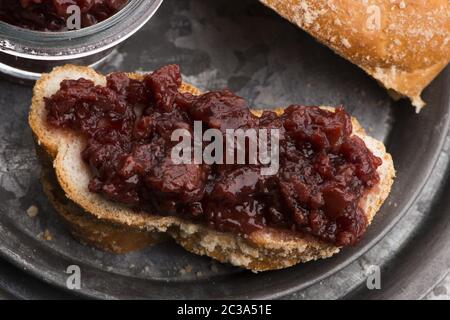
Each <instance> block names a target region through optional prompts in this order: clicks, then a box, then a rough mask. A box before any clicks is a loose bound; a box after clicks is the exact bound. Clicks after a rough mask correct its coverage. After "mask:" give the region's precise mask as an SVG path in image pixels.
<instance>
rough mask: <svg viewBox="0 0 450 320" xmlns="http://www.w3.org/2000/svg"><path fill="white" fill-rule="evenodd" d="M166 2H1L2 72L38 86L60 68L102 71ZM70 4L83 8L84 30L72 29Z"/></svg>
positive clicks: (54, 0) (139, 0) (0, 44)
mask: <svg viewBox="0 0 450 320" xmlns="http://www.w3.org/2000/svg"><path fill="white" fill-rule="evenodd" d="M161 3H162V0H132V1H130V0H95V1H94V0H64V1H60V0H21V1H18V0H2V1H1V4H0V73H2V74H4V75H6V76H8V77H10V78H14V79H19V80H22V81H23V80H25V81H26V80H31V81H34V80H36V79H38V78H39V77H40V75H41V73H45V72H49V71H51V70H52V69H53V68H54V67H55V66H58V65H63V64H68V63H70V64H79V65H87V66H91V67H97V66H98V65H99V64H101V63H102V62H103V61H105V60H106V59H107V58H108V56H109V55H110V54H111V53H112V52H113V51H114V48H115V47H117V46H118V45H119V44H120V43H121V42H123V41H124V40H126V39H127V38H129V37H130V36H132V35H133V34H134V33H135V32H137V31H138V30H139V29H140V28H141V27H142V26H143V25H144V24H145V23H146V22H148V21H149V20H150V18H151V17H152V16H153V14H154V13H155V12H156V11H157V10H158V8H159V6H160V5H161ZM69 5H75V6H77V7H78V8H79V13H80V14H81V21H80V27H81V28H79V29H78V28H77V29H75V30H69V29H68V28H67V24H66V20H67V18H68V16H67V15H66V13H67V12H70V11H69V10H68V9H69V8H68V6H69ZM13 9H15V10H13ZM12 11H15V12H12Z"/></svg>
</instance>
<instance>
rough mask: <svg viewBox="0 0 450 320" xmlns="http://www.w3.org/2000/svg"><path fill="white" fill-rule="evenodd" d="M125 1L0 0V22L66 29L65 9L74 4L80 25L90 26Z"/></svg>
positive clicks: (31, 26) (120, 6)
mask: <svg viewBox="0 0 450 320" xmlns="http://www.w3.org/2000/svg"><path fill="white" fill-rule="evenodd" d="M127 2H128V0H1V1H0V21H4V22H6V23H9V24H12V25H15V26H18V27H21V28H25V29H31V30H37V31H63V30H67V23H66V20H67V18H68V16H69V14H68V10H67V9H68V8H69V6H72V5H77V6H78V7H79V8H80V11H81V17H80V18H81V19H80V20H81V27H83V28H85V27H89V26H92V25H94V24H96V23H98V22H100V21H103V20H106V19H107V18H109V17H111V16H112V15H114V14H115V13H117V12H118V11H119V10H120V9H122V8H123V6H124V5H125V4H126V3H127Z"/></svg>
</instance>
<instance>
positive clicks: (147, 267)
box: [0, 0, 450, 299]
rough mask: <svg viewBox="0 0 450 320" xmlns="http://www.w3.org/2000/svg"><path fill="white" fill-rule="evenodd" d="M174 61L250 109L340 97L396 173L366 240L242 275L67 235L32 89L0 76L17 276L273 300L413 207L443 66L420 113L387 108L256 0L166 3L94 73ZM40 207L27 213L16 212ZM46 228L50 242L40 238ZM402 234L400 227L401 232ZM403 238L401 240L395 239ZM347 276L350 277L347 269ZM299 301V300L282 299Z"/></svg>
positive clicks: (145, 293) (441, 124)
mask: <svg viewBox="0 0 450 320" xmlns="http://www.w3.org/2000/svg"><path fill="white" fill-rule="evenodd" d="M167 63H178V64H180V65H181V67H182V70H183V73H184V75H185V80H186V81H188V82H191V83H193V84H195V85H197V86H198V87H199V88H201V89H214V88H220V87H229V88H231V89H232V90H234V91H237V92H238V93H239V94H240V95H241V96H243V97H245V98H247V99H248V100H249V101H250V102H251V103H252V105H254V106H259V107H270V106H276V105H289V104H291V103H302V104H307V105H314V104H315V105H338V104H343V105H344V106H345V107H346V109H347V111H349V112H350V113H351V114H353V115H354V116H356V117H357V118H358V119H359V120H360V121H361V123H362V124H363V126H364V127H365V128H366V129H367V130H368V131H369V133H370V134H371V135H373V136H375V137H376V138H378V139H381V140H383V141H385V143H386V145H387V148H388V150H389V152H391V153H392V155H393V157H394V161H395V164H396V169H397V171H398V174H397V180H396V183H395V185H394V188H393V191H392V193H391V195H390V198H389V199H388V201H387V202H386V204H385V205H384V206H383V208H382V210H381V211H380V212H379V214H378V215H377V217H376V219H375V221H374V223H373V225H372V226H371V227H370V229H369V230H368V232H367V234H366V236H365V239H364V240H363V241H362V242H361V243H360V244H359V245H358V246H357V247H355V248H349V249H345V250H343V251H342V252H341V253H340V254H339V255H337V256H335V257H333V258H331V259H328V260H323V261H317V262H312V263H307V264H304V265H299V266H296V267H293V268H289V269H286V270H282V271H274V272H266V273H260V274H253V273H250V272H246V271H243V270H241V269H238V268H233V267H230V266H226V265H220V264H217V263H215V262H212V261H211V260H210V259H207V258H204V257H198V256H194V255H191V254H189V253H187V252H185V251H184V250H182V249H181V248H179V247H177V246H176V245H175V244H173V243H162V244H158V245H155V246H153V247H149V248H147V249H145V250H142V251H139V252H135V253H131V254H127V255H121V256H116V255H112V254H108V253H104V252H100V251H97V250H95V249H92V248H90V247H86V246H83V245H81V244H79V243H77V242H76V241H74V240H73V239H72V238H71V237H70V235H68V233H67V232H66V231H65V230H64V228H63V226H62V224H61V223H60V222H59V221H58V220H57V218H56V217H55V214H54V212H53V209H52V208H51V206H50V205H49V204H48V202H47V200H46V198H45V197H44V195H43V192H42V189H41V186H40V183H39V180H38V176H39V165H38V163H37V160H36V158H35V155H34V150H33V142H32V137H31V133H30V130H29V129H28V127H27V111H28V107H29V102H30V97H31V90H30V88H27V87H21V86H19V85H15V84H12V83H8V82H0V104H1V105H2V107H3V114H2V119H1V121H0V137H1V139H2V143H1V145H0V169H1V170H0V202H1V203H2V206H1V208H0V254H1V255H2V256H3V257H5V258H6V259H8V260H9V261H11V262H12V263H13V264H15V265H17V266H19V267H20V268H22V269H24V270H25V271H26V272H28V273H30V274H32V275H34V276H36V277H37V278H39V279H41V280H44V281H45V282H47V283H50V284H53V285H55V286H57V287H60V288H63V289H64V288H66V279H67V274H66V273H65V270H66V268H67V267H68V266H69V265H73V264H76V265H79V266H80V267H81V270H82V288H81V290H79V291H76V292H75V293H77V294H79V295H82V296H86V297H95V298H161V299H165V298H172V299H200V298H206V299H212V298H276V297H282V296H285V295H287V294H289V293H293V292H301V290H303V289H305V288H308V287H310V286H311V285H313V284H315V283H318V282H319V281H320V280H323V279H325V278H327V277H329V276H331V275H333V274H336V273H337V272H338V271H339V270H341V269H342V268H344V267H345V266H347V265H349V264H350V263H352V262H354V261H355V260H356V259H357V258H359V257H360V256H361V255H362V254H364V253H365V252H367V250H369V249H370V248H371V247H372V246H374V245H375V244H376V243H377V242H378V241H380V240H381V239H382V238H383V237H384V236H385V235H386V234H387V232H388V231H389V230H390V229H392V227H393V226H394V225H395V224H396V223H397V222H398V221H399V219H400V218H401V217H402V216H403V215H404V214H405V213H406V212H407V209H408V208H409V207H410V206H411V205H412V204H413V202H414V201H415V200H416V198H417V196H418V195H419V193H420V191H421V190H422V188H423V186H424V184H425V182H426V181H427V179H428V177H429V175H430V174H431V172H432V170H433V168H434V166H435V164H436V160H437V159H438V156H439V154H440V153H441V150H442V147H443V143H444V140H445V137H446V133H447V128H448V122H449V117H448V114H449V110H450V103H449V99H450V97H449V90H448V87H449V83H450V79H449V77H450V72H449V70H447V71H445V72H444V73H443V74H442V75H441V76H440V77H439V78H438V79H437V80H436V81H434V83H433V84H432V85H431V86H430V88H429V89H428V90H427V92H426V94H425V99H426V100H427V101H428V104H429V105H428V107H427V108H426V109H424V110H423V111H422V113H421V114H420V115H417V114H415V113H414V110H413V108H412V107H410V106H409V105H408V103H407V102H405V101H403V102H399V103H394V102H393V101H392V100H391V99H389V97H388V96H387V94H386V92H385V91H384V90H383V89H382V88H380V87H378V85H377V84H376V82H375V81H373V80H372V79H370V78H369V77H368V76H366V75H365V74H364V73H363V72H362V71H361V70H360V69H358V68H357V67H355V66H353V65H351V64H350V63H348V62H346V61H345V60H343V59H341V58H339V57H337V56H336V55H334V54H333V53H332V52H331V51H330V50H328V49H327V48H325V47H323V46H321V45H319V44H318V43H317V42H315V41H314V40H313V39H312V38H311V37H309V36H308V35H306V34H305V33H303V32H301V31H300V30H298V29H297V28H296V27H294V26H293V25H291V24H289V23H287V22H286V21H284V20H282V19H281V18H279V17H278V16H276V15H275V14H273V13H272V12H270V11H269V10H268V9H266V8H264V7H263V6H261V5H260V4H259V3H257V2H256V1H251V0H246V1H240V2H239V3H233V6H231V5H230V4H229V1H226V0H218V1H214V2H211V1H201V0H191V1H185V0H179V1H166V2H164V4H163V5H162V7H161V9H160V11H159V12H158V13H157V14H156V16H155V17H154V18H153V19H152V21H151V23H150V24H148V25H147V26H146V27H145V28H144V29H143V30H141V31H140V32H139V33H138V34H136V35H135V37H133V38H132V39H130V40H128V42H127V43H126V44H125V45H124V46H123V47H122V48H121V49H120V50H119V52H118V53H117V54H116V55H115V56H113V57H112V59H111V61H110V63H109V64H108V66H107V67H105V68H104V70H102V71H103V72H108V71H112V70H128V71H135V70H152V69H154V68H156V67H158V66H160V65H163V64H167ZM31 205H36V206H37V207H38V208H39V214H38V216H37V217H35V218H30V217H29V216H28V215H27V214H26V210H27V208H29V207H30V206H31ZM45 230H48V231H49V232H50V234H51V235H52V240H51V241H45V240H43V237H42V233H43V232H44V231H45ZM402 234H403V233H402ZM406 236H407V235H405V237H406ZM350 277H352V276H350ZM292 297H301V296H295V295H294V296H292Z"/></svg>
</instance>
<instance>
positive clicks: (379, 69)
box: [260, 0, 450, 111]
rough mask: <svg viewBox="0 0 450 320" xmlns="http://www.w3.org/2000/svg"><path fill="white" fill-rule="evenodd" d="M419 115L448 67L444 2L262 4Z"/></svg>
mask: <svg viewBox="0 0 450 320" xmlns="http://www.w3.org/2000/svg"><path fill="white" fill-rule="evenodd" d="M260 1H261V2H262V3H263V4H265V5H266V6H268V7H270V8H272V9H273V10H275V11H276V12H277V13H278V14H280V15H281V16H283V17H284V18H286V19H287V20H289V21H291V22H292V23H294V24H296V25H298V26H299V27H300V28H302V29H303V30H305V31H307V32H308V33H310V34H311V35H312V36H314V37H315V38H316V39H317V40H319V41H320V42H322V43H323V44H325V45H327V46H328V47H330V48H331V49H333V50H334V51H335V52H336V53H338V54H339V55H341V56H342V57H344V58H346V59H348V60H350V61H351V62H353V63H354V64H356V65H358V66H359V67H361V68H362V69H363V70H365V71H366V72H367V73H368V74H369V75H371V76H372V77H374V78H375V79H377V80H378V81H379V82H380V83H381V84H382V85H384V86H385V87H386V88H387V89H388V90H389V91H393V92H395V93H396V96H401V97H408V98H410V99H411V101H412V104H413V105H414V106H415V107H416V108H417V110H418V111H419V110H420V109H421V108H422V107H423V106H424V105H425V103H424V102H423V101H422V99H421V97H420V96H421V93H422V91H423V90H424V89H425V87H426V86H428V84H429V83H430V82H431V81H432V80H433V79H434V78H435V77H436V76H437V75H438V74H439V73H440V72H441V71H442V70H443V69H444V68H445V66H446V65H447V64H448V63H449V61H450V41H449V35H450V2H449V1H448V0H331V1H329V0H260Z"/></svg>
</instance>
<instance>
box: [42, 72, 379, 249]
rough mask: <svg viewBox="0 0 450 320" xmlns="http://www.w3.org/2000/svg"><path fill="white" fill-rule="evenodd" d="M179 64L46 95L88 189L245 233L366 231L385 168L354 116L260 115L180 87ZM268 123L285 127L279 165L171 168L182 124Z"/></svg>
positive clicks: (349, 239) (341, 242) (345, 236)
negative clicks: (364, 203) (71, 141)
mask: <svg viewBox="0 0 450 320" xmlns="http://www.w3.org/2000/svg"><path fill="white" fill-rule="evenodd" d="M180 85H181V75H180V70H179V67H178V66H176V65H169V66H166V67H163V68H161V69H159V70H158V71H156V72H154V73H152V74H147V75H146V76H145V78H144V79H143V81H137V80H132V79H130V78H128V77H127V75H125V74H123V73H114V74H111V75H109V76H108V77H107V85H106V86H96V85H94V83H93V82H91V81H89V80H85V79H79V80H66V81H63V82H62V83H61V88H60V90H59V91H58V92H57V93H56V94H54V95H53V96H52V97H50V98H47V99H46V100H45V103H46V109H47V111H48V116H47V120H48V123H49V124H50V125H52V126H54V127H62V128H68V129H71V130H74V131H76V132H79V133H81V134H82V135H83V136H84V137H85V138H86V142H87V146H86V148H85V150H84V151H83V153H82V158H83V160H84V161H85V162H86V163H87V164H89V165H90V167H91V169H92V173H93V174H94V178H93V179H92V180H91V182H90V185H89V189H90V191H91V192H94V193H99V194H101V195H103V196H104V197H106V198H108V199H110V200H112V201H116V202H119V203H122V204H125V205H128V206H131V207H133V208H136V209H139V210H145V211H147V212H149V213H151V214H158V215H176V216H181V217H183V218H185V219H188V220H190V221H193V222H196V223H203V224H206V225H208V226H209V227H211V228H214V229H216V230H220V231H225V232H233V233H237V234H240V235H243V236H246V235H248V234H250V233H252V232H254V231H257V230H260V229H262V228H266V227H271V228H276V229H283V230H290V231H291V232H298V233H308V234H312V235H314V236H316V237H318V238H320V239H322V240H324V241H326V242H329V243H333V244H336V245H338V246H347V245H353V244H355V243H357V242H358V241H359V240H360V238H361V236H362V235H363V233H364V232H365V230H366V228H367V220H366V217H365V215H364V212H363V211H362V209H361V208H360V206H359V203H360V199H361V198H362V197H363V196H364V195H366V194H367V192H368V191H369V190H370V189H371V188H372V187H374V186H375V185H376V184H377V183H378V182H379V179H380V178H379V175H378V173H377V168H378V167H379V166H380V165H381V164H382V161H381V159H380V158H378V157H376V156H374V155H373V154H372V153H371V151H370V150H369V149H368V148H367V147H366V145H365V143H364V142H363V140H361V139H360V138H358V137H356V136H352V135H351V132H352V123H351V118H350V116H349V115H348V114H347V113H346V112H345V111H344V109H343V108H340V107H339V108H337V109H336V112H330V111H325V110H322V109H320V108H318V107H306V106H298V105H295V106H290V107H289V108H287V109H286V110H285V113H284V114H283V115H281V116H278V115H276V114H275V113H274V112H271V111H265V112H264V113H263V115H262V116H261V117H260V118H258V117H256V116H254V115H253V114H252V113H251V112H250V110H249V107H248V105H247V104H246V102H245V101H244V100H243V99H242V98H240V97H238V96H236V95H235V94H233V93H232V92H230V91H228V90H223V91H217V92H209V93H206V94H203V95H200V96H192V95H190V94H186V93H184V94H183V93H180V92H179V90H178V89H179V87H180ZM194 121H202V123H203V126H204V127H205V129H207V128H216V129H219V130H221V131H222V132H225V129H237V128H245V129H248V128H255V129H257V128H271V129H279V132H280V141H279V144H280V155H279V162H280V167H279V171H278V173H277V174H275V175H271V176H263V175H261V172H260V165H225V164H220V165H219V164H213V165H206V164H200V165H199V164H174V163H173V161H172V158H171V151H172V148H173V146H174V145H175V144H176V143H177V142H173V141H172V140H171V136H172V133H173V131H174V130H175V129H177V128H184V129H187V130H189V131H190V132H192V130H193V123H194Z"/></svg>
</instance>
